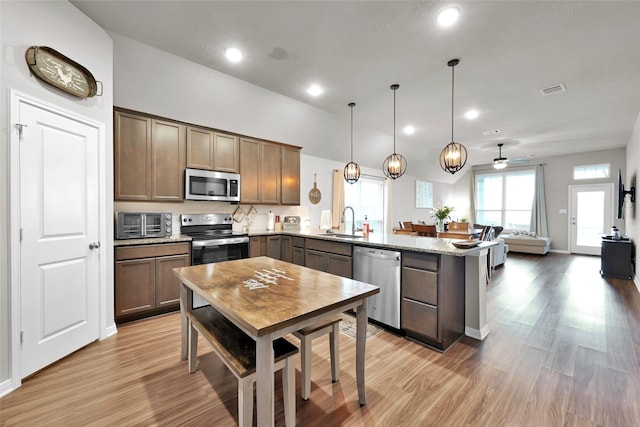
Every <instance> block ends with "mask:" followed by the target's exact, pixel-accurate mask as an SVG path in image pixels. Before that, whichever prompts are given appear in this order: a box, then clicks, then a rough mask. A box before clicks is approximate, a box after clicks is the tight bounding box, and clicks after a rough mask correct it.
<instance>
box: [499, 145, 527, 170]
mask: <svg viewBox="0 0 640 427" xmlns="http://www.w3.org/2000/svg"><path fill="white" fill-rule="evenodd" d="M503 145H504V144H503V143H500V144H498V150H499V151H498V157H496V158H495V159H493V167H494V168H495V169H504V168H506V167H507V163H510V164H515V163H528V162H529V160H527V159H525V158H524V157H514V158H513V159H507V158H506V157H502V146H503Z"/></svg>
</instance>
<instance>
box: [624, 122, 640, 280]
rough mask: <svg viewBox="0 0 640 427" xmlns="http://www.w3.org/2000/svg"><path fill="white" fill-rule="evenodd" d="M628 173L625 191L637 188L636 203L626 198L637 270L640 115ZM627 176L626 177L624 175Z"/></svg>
mask: <svg viewBox="0 0 640 427" xmlns="http://www.w3.org/2000/svg"><path fill="white" fill-rule="evenodd" d="M626 155H627V173H626V179H625V180H624V186H625V189H628V188H630V187H631V186H632V185H634V186H635V187H636V202H635V203H631V202H630V196H627V198H626V206H625V212H624V214H625V229H626V234H627V235H628V236H629V237H631V240H633V241H634V242H635V243H634V244H635V247H636V269H637V268H638V266H640V264H639V262H640V250H638V243H639V240H638V239H640V219H639V218H638V212H639V211H640V210H639V209H638V203H640V194H639V191H640V190H639V189H638V174H640V114H638V118H637V120H636V125H635V127H634V128H633V134H632V135H631V138H630V139H629V143H628V144H627V151H626ZM623 176H625V175H623ZM634 281H635V283H636V287H637V288H638V290H639V291H640V282H639V281H638V275H637V274H635V275H634Z"/></svg>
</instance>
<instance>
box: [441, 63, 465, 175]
mask: <svg viewBox="0 0 640 427" xmlns="http://www.w3.org/2000/svg"><path fill="white" fill-rule="evenodd" d="M459 62H460V60H459V59H452V60H450V61H449V62H447V65H448V66H449V67H451V142H450V143H448V144H447V145H446V146H445V147H444V148H443V149H442V151H441V152H440V167H441V168H442V169H443V170H444V171H445V172H449V173H450V174H452V175H453V174H455V173H456V172H458V171H460V169H462V168H463V167H464V165H465V164H466V163H467V149H466V148H464V145H462V144H460V143H458V142H454V140H453V93H454V92H453V90H454V76H453V69H454V67H455V66H456V65H458V63H459Z"/></svg>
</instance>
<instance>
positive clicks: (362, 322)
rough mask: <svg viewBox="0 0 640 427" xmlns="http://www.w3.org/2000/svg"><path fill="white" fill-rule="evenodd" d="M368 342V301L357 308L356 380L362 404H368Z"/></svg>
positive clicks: (364, 301)
mask: <svg viewBox="0 0 640 427" xmlns="http://www.w3.org/2000/svg"><path fill="white" fill-rule="evenodd" d="M366 343H367V301H366V300H363V301H362V304H360V305H359V306H358V308H357V309H356V382H357V383H358V398H359V400H360V405H366V404H367V397H366V395H365V389H364V360H365V347H366Z"/></svg>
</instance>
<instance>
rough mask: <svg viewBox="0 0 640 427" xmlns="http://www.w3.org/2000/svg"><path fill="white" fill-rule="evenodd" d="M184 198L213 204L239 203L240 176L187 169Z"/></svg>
mask: <svg viewBox="0 0 640 427" xmlns="http://www.w3.org/2000/svg"><path fill="white" fill-rule="evenodd" d="M184 198H185V199H186V200H208V201H212V202H239V201H240V175H239V174H237V173H230V172H216V171H207V170H200V169H190V168H186V169H185V173H184Z"/></svg>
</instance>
